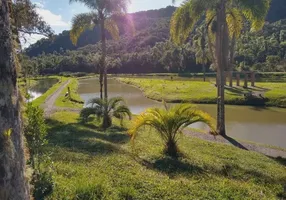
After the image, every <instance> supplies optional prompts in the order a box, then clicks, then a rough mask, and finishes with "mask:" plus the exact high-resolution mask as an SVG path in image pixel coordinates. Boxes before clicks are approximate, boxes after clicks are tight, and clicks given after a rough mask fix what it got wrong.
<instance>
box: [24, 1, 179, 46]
mask: <svg viewBox="0 0 286 200" xmlns="http://www.w3.org/2000/svg"><path fill="white" fill-rule="evenodd" d="M32 2H33V3H35V4H36V5H37V12H38V13H39V15H40V16H41V17H42V18H43V19H44V20H45V21H46V22H47V23H48V24H50V26H51V27H52V29H53V30H54V31H55V33H61V32H62V31H63V30H69V29H70V27H71V19H72V17H73V16H74V15H75V14H78V13H84V12H87V11H88V9H87V8H86V7H84V5H82V4H80V3H73V4H69V0H32ZM180 2H182V0H177V3H176V4H175V6H178V5H179V3H180ZM169 5H172V0H131V4H130V5H129V8H128V12H130V13H133V12H138V11H144V10H150V9H159V8H165V7H167V6H169ZM42 37H43V36H40V35H32V36H29V37H28V40H27V42H26V43H25V44H23V46H24V47H28V46H29V45H30V44H33V43H35V42H36V41H37V40H39V39H41V38H42Z"/></svg>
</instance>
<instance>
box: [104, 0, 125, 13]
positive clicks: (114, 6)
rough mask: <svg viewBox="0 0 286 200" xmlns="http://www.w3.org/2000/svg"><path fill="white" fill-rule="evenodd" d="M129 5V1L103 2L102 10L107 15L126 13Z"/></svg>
mask: <svg viewBox="0 0 286 200" xmlns="http://www.w3.org/2000/svg"><path fill="white" fill-rule="evenodd" d="M129 3H130V0H104V8H105V11H106V13H109V14H111V13H112V14H117V13H127V11H128V4H129Z"/></svg>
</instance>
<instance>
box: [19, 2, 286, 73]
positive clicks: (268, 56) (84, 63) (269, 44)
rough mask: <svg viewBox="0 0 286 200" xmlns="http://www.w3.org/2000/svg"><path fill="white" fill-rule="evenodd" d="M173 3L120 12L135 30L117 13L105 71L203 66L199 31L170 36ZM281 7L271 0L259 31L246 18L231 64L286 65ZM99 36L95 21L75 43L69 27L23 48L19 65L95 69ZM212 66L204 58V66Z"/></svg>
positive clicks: (285, 6)
mask: <svg viewBox="0 0 286 200" xmlns="http://www.w3.org/2000/svg"><path fill="white" fill-rule="evenodd" d="M175 9H176V8H175V7H172V6H169V7H166V8H163V9H159V10H149V11H142V12H137V13H133V14H129V15H128V16H125V17H128V18H131V19H132V20H133V23H134V26H135V30H136V33H135V35H131V34H130V32H129V31H128V29H126V27H125V26H124V25H125V24H124V23H123V22H124V19H122V18H119V17H118V18H117V19H116V20H117V21H118V24H119V29H120V33H121V38H120V39H119V40H118V41H115V40H108V41H107V55H108V57H107V66H108V68H109V73H150V72H201V71H202V67H201V66H200V65H199V64H196V53H197V52H198V50H197V45H196V42H195V40H196V39H197V38H198V37H199V36H200V34H199V32H194V33H193V34H192V35H191V36H190V38H189V42H188V43H186V44H185V45H183V46H176V45H174V44H173V43H171V42H170V41H169V24H170V17H171V16H172V14H173V12H174V11H175ZM285 10H286V1H285V0H273V1H272V4H271V8H270V11H269V14H268V17H267V19H266V21H267V23H266V25H265V27H264V28H263V30H262V31H260V32H257V33H254V32H251V31H249V28H248V24H245V29H244V32H243V34H242V36H241V38H240V39H239V40H238V41H237V45H236V51H235V63H236V67H235V70H249V69H251V70H256V71H263V72H264V71H265V72H266V71H277V72H279V71H283V72H285V71H286V61H285V59H286V12H285ZM197 26H198V27H199V26H200V24H198V25H197ZM108 38H110V36H108ZM99 39H100V38H99V28H97V27H96V28H95V29H94V30H88V31H86V32H84V34H83V35H82V36H81V37H80V38H79V41H78V45H77V46H74V45H73V44H72V42H71V41H70V36H69V31H63V32H62V33H61V34H59V35H55V36H54V37H53V38H50V39H41V40H39V41H38V42H37V43H35V44H33V45H31V46H30V47H29V48H27V49H25V52H26V55H23V56H22V62H23V68H24V69H25V70H26V72H28V73H29V74H31V73H37V74H54V73H60V72H67V71H68V72H97V68H98V65H99V60H100V54H101V47H100V44H99V42H98V41H99ZM211 70H212V67H211V63H209V65H208V67H207V71H211Z"/></svg>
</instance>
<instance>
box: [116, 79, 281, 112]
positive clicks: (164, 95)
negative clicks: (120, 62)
mask: <svg viewBox="0 0 286 200" xmlns="http://www.w3.org/2000/svg"><path fill="white" fill-rule="evenodd" d="M119 80H120V81H122V82H124V83H127V84H131V85H134V86H136V87H138V88H140V89H141V90H142V91H144V93H145V95H146V96H147V97H149V98H151V99H155V100H159V101H160V100H162V99H164V100H165V101H167V102H174V103H175V102H192V103H216V94H217V91H216V90H217V89H216V87H215V85H214V83H211V82H200V81H179V80H176V81H175V80H174V81H171V80H161V79H141V78H137V79H136V78H132V79H131V78H119ZM249 91H251V92H254V93H263V95H264V97H265V98H266V99H265V100H262V99H258V101H260V102H259V103H261V100H262V101H263V102H262V103H263V104H265V105H267V106H277V107H286V83H256V87H253V88H252V87H250V88H248V89H244V88H243V87H233V88H228V87H227V88H226V89H225V102H226V104H232V105H251V104H257V100H256V101H253V100H247V99H245V97H244V96H243V94H244V93H246V92H249Z"/></svg>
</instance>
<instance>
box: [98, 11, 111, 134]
mask: <svg viewBox="0 0 286 200" xmlns="http://www.w3.org/2000/svg"><path fill="white" fill-rule="evenodd" d="M100 16H101V21H100V23H101V45H102V63H101V66H102V70H103V85H104V87H103V88H104V101H106V102H107V101H108V95H107V67H106V66H105V65H106V61H105V58H106V35H105V27H104V16H103V13H101V14H100ZM106 104H107V103H106ZM107 109H108V107H107V106H104V114H103V122H102V126H103V128H104V129H106V128H108V127H109V126H110V125H109V124H110V123H109V117H108V110H107Z"/></svg>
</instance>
